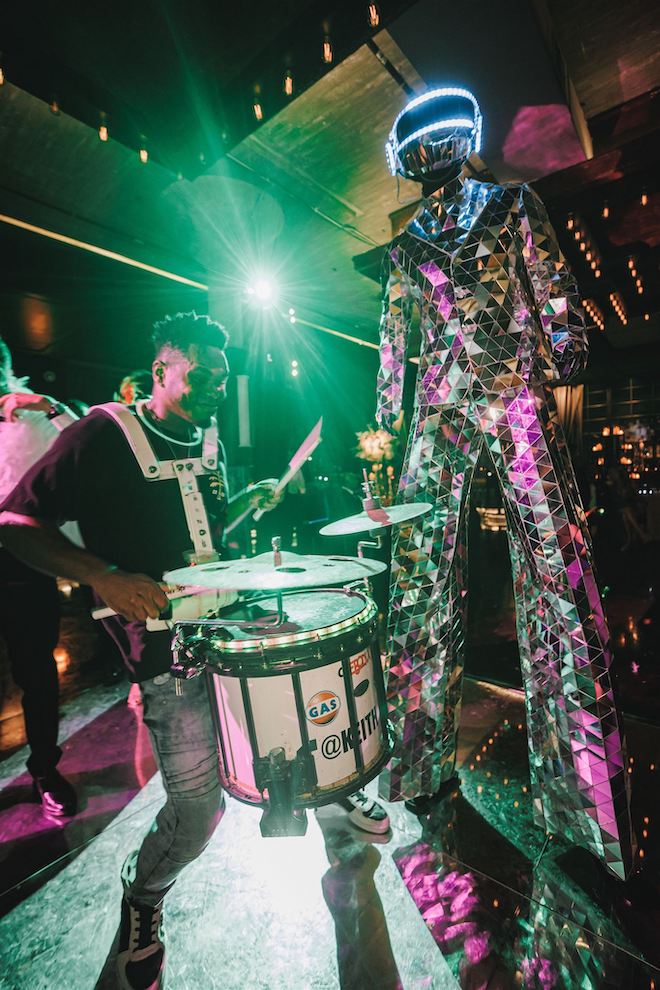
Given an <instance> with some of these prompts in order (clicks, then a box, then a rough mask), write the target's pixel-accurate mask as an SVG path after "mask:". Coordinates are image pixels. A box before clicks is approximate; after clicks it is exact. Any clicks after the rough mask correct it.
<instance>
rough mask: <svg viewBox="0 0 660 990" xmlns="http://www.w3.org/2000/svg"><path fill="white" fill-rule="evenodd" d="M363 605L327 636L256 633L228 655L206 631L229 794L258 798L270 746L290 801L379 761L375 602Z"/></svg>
mask: <svg viewBox="0 0 660 990" xmlns="http://www.w3.org/2000/svg"><path fill="white" fill-rule="evenodd" d="M334 593H335V594H343V595H347V594H349V593H347V592H341V591H339V592H334ZM310 595H312V596H313V595H314V592H308V593H305V597H306V598H309V596H310ZM361 597H363V598H366V596H361ZM312 601H313V599H312ZM366 602H367V603H368V604H369V605H372V604H373V603H371V602H370V600H369V599H366ZM364 611H365V614H364V617H363V619H362V620H361V619H360V617H359V616H358V617H357V618H356V621H355V623H354V624H353V625H352V626H351V628H349V629H346V630H342V631H341V632H339V633H336V634H334V635H331V636H321V637H320V638H318V639H312V640H310V641H308V642H304V643H299V644H296V643H287V644H284V645H282V644H278V643H277V637H272V639H273V643H272V645H269V640H270V638H269V637H264V639H263V641H262V648H260V649H259V650H258V651H256V652H252V653H251V654H242V653H241V652H240V650H236V651H235V652H234V653H233V654H231V653H229V652H227V647H228V648H229V650H231V643H228V641H227V639H225V638H224V637H219V636H218V635H215V636H213V635H211V636H210V637H209V644H208V646H209V648H208V651H207V652H206V655H205V659H206V662H207V667H208V673H207V676H208V681H209V693H210V698H211V706H212V710H213V715H214V720H215V723H216V731H217V736H218V744H219V756H220V776H221V780H222V784H223V786H224V787H225V789H226V790H227V791H228V792H229V793H231V794H232V795H233V796H234V797H236V798H238V799H239V800H242V801H245V802H247V803H250V804H255V805H265V804H267V801H268V798H267V786H266V788H265V793H264V780H265V779H266V778H265V777H263V776H262V774H267V767H266V763H267V756H268V752H269V751H270V750H271V749H273V748H277V747H280V746H281V747H282V748H284V749H285V751H286V757H287V760H289V761H290V765H291V767H292V773H293V776H294V801H293V803H294V807H297V808H305V807H318V806H321V805H323V804H328V803H332V802H334V801H336V800H338V799H339V798H341V797H343V796H345V795H347V794H350V793H352V792H354V791H355V790H357V789H358V788H359V787H361V786H363V785H364V784H366V783H367V782H368V781H369V780H371V779H372V778H373V777H375V776H376V775H377V774H378V773H379V772H380V770H381V769H382V767H383V766H384V765H385V763H386V762H387V759H388V757H389V750H390V745H389V733H388V725H387V712H386V702H385V690H384V682H383V675H382V670H381V667H380V656H379V651H378V644H377V635H376V633H377V628H376V625H377V623H376V616H375V609H372V608H370V607H367V608H366V609H365V610H364ZM311 632H312V633H313V632H314V631H313V630H312V631H311ZM320 632H321V631H320ZM214 641H215V643H216V646H214V645H213V643H214ZM219 643H222V644H223V647H224V649H222V650H221V649H219V648H218V645H219ZM347 675H348V677H347Z"/></svg>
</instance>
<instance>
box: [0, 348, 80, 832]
mask: <svg viewBox="0 0 660 990" xmlns="http://www.w3.org/2000/svg"><path fill="white" fill-rule="evenodd" d="M75 418H76V417H75V416H74V414H73V413H72V412H71V410H70V409H68V407H66V406H63V405H61V404H60V403H57V402H55V400H54V399H52V398H50V396H47V395H39V394H36V393H35V392H33V391H32V390H31V389H30V388H29V387H28V385H27V379H25V378H17V377H16V376H15V375H14V371H13V367H12V358H11V353H10V351H9V348H8V347H7V345H6V343H5V342H4V340H3V339H2V338H1V337H0V501H2V500H4V499H5V498H6V496H7V495H9V494H10V492H11V491H12V490H13V489H14V487H15V486H16V485H17V484H18V482H19V481H20V480H21V478H22V477H23V475H24V474H25V472H26V471H27V470H28V468H30V467H31V466H32V464H34V463H35V461H37V460H38V459H39V458H40V457H41V455H42V454H44V453H45V452H46V451H47V450H48V448H49V447H50V446H51V444H52V443H53V442H54V441H55V439H56V438H57V437H58V436H59V432H60V430H62V429H63V428H64V427H65V426H67V425H69V424H70V423H72V422H73V421H74V420H75ZM59 627H60V604H59V596H58V591H57V584H56V582H55V578H53V577H50V576H48V575H46V574H42V573H41V572H40V571H36V570H33V569H32V568H31V567H28V566H26V565H25V564H24V563H23V562H22V561H20V560H17V559H16V557H14V556H13V555H12V554H11V553H9V551H8V550H6V549H5V548H4V547H2V546H1V545H0V637H1V638H2V639H4V641H5V643H6V647H7V653H8V658H9V664H10V668H11V674H12V677H13V679H14V681H15V682H16V684H17V685H18V687H19V688H21V690H22V691H23V697H22V705H23V717H24V720H25V734H26V736H27V742H28V746H29V749H30V756H29V758H28V761H27V768H28V771H29V772H30V774H31V776H32V779H33V782H34V783H33V788H34V795H35V797H36V798H37V799H38V800H39V801H40V802H41V807H42V809H43V812H44V814H45V815H46V816H48V817H55V818H62V817H66V816H69V815H73V814H75V812H76V809H77V799H76V792H75V790H74V788H73V787H72V785H71V784H70V782H69V781H68V780H66V779H65V778H64V777H63V776H62V774H61V773H60V772H59V771H58V769H57V764H58V762H59V759H60V757H61V755H62V750H61V749H60V748H59V746H58V745H57V737H58V730H59V682H58V677H57V665H56V663H55V658H54V656H53V650H54V649H55V647H56V645H57V640H58V638H59Z"/></svg>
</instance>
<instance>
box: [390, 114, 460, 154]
mask: <svg viewBox="0 0 660 990" xmlns="http://www.w3.org/2000/svg"><path fill="white" fill-rule="evenodd" d="M458 127H469V128H470V130H473V129H474V121H472V120H470V119H469V118H468V117H454V118H453V119H452V120H438V121H435V123H433V124H427V125H426V126H425V127H420V128H419V130H417V131H414V132H413V133H412V134H409V135H408V137H407V138H404V140H403V141H402V142H401V144H400V145H399V146H398V148H397V152H398V154H401V152H402V151H403V149H404V148H407V147H408V145H409V144H412V142H413V141H416V140H417V138H420V137H422V136H423V135H424V134H430V133H431V131H449V130H451V131H454V130H456V129H457V128H458Z"/></svg>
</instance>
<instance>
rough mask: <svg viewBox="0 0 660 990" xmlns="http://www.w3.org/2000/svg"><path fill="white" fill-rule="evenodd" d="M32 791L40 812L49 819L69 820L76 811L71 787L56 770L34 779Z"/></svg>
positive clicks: (74, 793)
mask: <svg viewBox="0 0 660 990" xmlns="http://www.w3.org/2000/svg"><path fill="white" fill-rule="evenodd" d="M32 791H33V794H34V797H35V799H36V800H37V801H40V802H41V810H42V811H43V813H44V814H45V815H46V816H47V817H49V818H69V817H70V816H71V815H75V813H76V811H77V810H78V798H77V797H76V792H75V791H74V789H73V787H72V786H71V784H70V783H69V781H68V780H66V779H65V778H64V777H63V776H62V774H61V773H60V772H59V771H58V770H51V771H50V772H49V773H47V774H46V775H45V776H44V777H35V778H34V783H33V784H32Z"/></svg>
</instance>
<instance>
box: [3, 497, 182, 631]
mask: <svg viewBox="0 0 660 990" xmlns="http://www.w3.org/2000/svg"><path fill="white" fill-rule="evenodd" d="M0 542H1V543H2V545H3V546H4V547H5V548H6V549H7V550H9V552H10V553H13V554H14V556H15V557H18V558H19V559H20V560H22V561H23V562H24V563H26V564H27V565H28V566H29V567H33V568H34V569H35V570H37V571H43V572H44V573H46V574H51V575H53V577H55V576H59V577H66V578H69V579H70V580H72V581H77V582H78V583H79V584H88V585H90V586H91V587H92V588H93V589H94V591H96V593H97V594H98V595H99V597H100V598H101V599H102V600H103V601H104V602H105V603H106V605H109V606H110V608H112V609H114V611H115V612H119V614H120V615H123V616H124V617H125V618H126V619H129V620H141V621H144V620H146V619H147V618H151V619H157V618H158V616H159V615H160V613H161V611H162V610H163V609H165V608H167V606H168V600H167V597H166V595H165V593H164V592H163V590H162V589H161V588H160V587H159V585H158V584H157V583H156V582H155V581H154V580H153V579H152V578H150V577H148V576H147V575H146V574H128V573H127V572H126V571H120V570H119V569H118V568H116V567H113V566H112V565H110V564H108V563H107V562H106V561H104V560H101V559H100V558H99V557H95V556H94V554H91V553H89V552H88V551H87V550H83V549H82V548H81V547H77V546H76V545H75V544H73V543H71V541H70V540H68V539H67V538H66V536H64V535H63V534H62V533H61V532H60V531H59V529H58V528H57V527H56V526H54V525H52V524H49V523H47V522H44V521H42V520H39V519H35V518H34V516H24V515H21V514H20V513H16V512H1V513H0ZM35 621H39V617H38V616H35Z"/></svg>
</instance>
